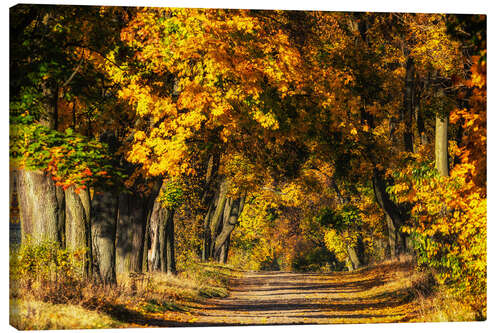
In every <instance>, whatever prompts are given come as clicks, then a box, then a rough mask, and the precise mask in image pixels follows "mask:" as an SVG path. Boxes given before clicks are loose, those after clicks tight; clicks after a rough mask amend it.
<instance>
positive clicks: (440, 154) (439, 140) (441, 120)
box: [435, 115, 449, 177]
mask: <svg viewBox="0 0 500 333" xmlns="http://www.w3.org/2000/svg"><path fill="white" fill-rule="evenodd" d="M435 154H436V169H437V170H438V172H439V175H441V176H444V177H448V175H449V173H448V117H447V116H441V115H436V143H435Z"/></svg>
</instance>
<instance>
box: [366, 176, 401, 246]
mask: <svg viewBox="0 0 500 333" xmlns="http://www.w3.org/2000/svg"><path fill="white" fill-rule="evenodd" d="M372 185H373V192H374V193H375V199H376V201H377V203H378V204H379V206H380V208H382V210H383V211H384V213H385V215H386V221H387V229H388V232H389V235H388V238H389V244H390V243H391V238H392V239H395V243H394V245H390V246H393V248H390V251H391V256H392V253H394V254H395V255H396V254H397V251H396V250H397V248H398V244H397V240H398V239H401V237H399V238H398V233H399V231H398V229H399V228H400V227H401V226H402V225H403V223H404V217H403V216H402V214H401V212H400V211H399V208H398V207H397V206H396V204H395V203H394V202H392V200H391V198H390V197H389V194H388V193H387V191H386V188H387V184H386V182H385V180H384V178H383V176H382V173H381V172H380V171H378V170H376V169H374V170H373V179H372ZM399 248H401V250H402V251H403V250H404V244H401V246H399Z"/></svg>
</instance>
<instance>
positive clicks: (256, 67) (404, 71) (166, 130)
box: [9, 5, 486, 309]
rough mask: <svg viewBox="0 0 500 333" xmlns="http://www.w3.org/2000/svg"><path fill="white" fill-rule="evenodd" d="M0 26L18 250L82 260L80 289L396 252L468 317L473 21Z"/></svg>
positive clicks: (475, 90)
mask: <svg viewBox="0 0 500 333" xmlns="http://www.w3.org/2000/svg"><path fill="white" fill-rule="evenodd" d="M10 18H11V26H10V28H11V29H10V64H9V66H10V157H11V158H10V161H11V170H13V172H12V174H13V175H14V178H15V193H16V194H17V201H16V202H17V204H18V207H19V217H20V223H21V233H22V243H28V242H34V243H36V242H42V241H52V242H56V243H57V244H59V245H60V246H61V247H63V248H66V249H71V250H77V249H86V251H85V257H86V260H84V263H83V264H82V265H83V267H82V268H83V269H82V272H83V274H84V276H85V277H86V278H89V279H92V280H93V281H95V282H96V283H101V284H111V285H113V284H115V283H116V280H117V279H116V276H117V273H129V272H148V271H162V272H168V273H172V274H175V273H176V268H177V267H176V266H177V265H178V264H179V261H180V260H181V261H182V262H184V261H189V260H202V261H212V260H213V261H218V262H220V263H227V262H230V263H233V264H238V263H240V264H241V265H243V266H244V265H246V266H245V267H246V268H251V269H263V268H282V269H321V267H326V266H325V265H326V264H328V265H329V266H328V267H329V269H332V270H341V269H356V268H358V267H361V266H363V265H366V264H369V263H371V262H374V261H377V260H383V259H384V258H388V257H396V256H397V255H399V254H402V253H411V254H412V255H415V256H416V257H417V258H418V261H419V263H420V264H421V265H425V266H427V267H429V268H431V269H432V270H434V271H435V272H436V277H437V279H438V280H439V282H440V283H444V284H448V285H450V286H453V288H454V290H456V291H457V293H459V294H460V295H462V296H463V297H465V298H471V299H472V295H476V296H475V297H474V302H476V303H475V304H477V307H478V309H481V308H484V306H485V302H486V294H485V290H486V289H485V288H486V18H485V16H481V15H442V14H406V13H340V12H313V11H310V12H308V11H260V10H251V11H250V10H221V9H171V8H131V7H130V8H129V7H86V6H41V5H18V6H15V7H13V8H11V9H10ZM316 264H317V265H316ZM315 265H316V266H315ZM471 302H473V301H472V300H471Z"/></svg>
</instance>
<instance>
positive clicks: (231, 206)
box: [213, 197, 245, 264]
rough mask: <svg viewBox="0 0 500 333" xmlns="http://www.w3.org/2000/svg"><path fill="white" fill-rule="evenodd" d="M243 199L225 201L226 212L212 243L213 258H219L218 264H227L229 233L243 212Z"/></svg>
mask: <svg viewBox="0 0 500 333" xmlns="http://www.w3.org/2000/svg"><path fill="white" fill-rule="evenodd" d="M244 204H245V197H239V198H237V199H233V198H228V199H227V200H226V211H225V214H224V219H223V223H222V228H221V231H220V232H219V234H218V235H217V237H216V238H215V242H214V252H213V257H214V258H219V262H221V263H224V264H225V263H227V257H228V253H229V244H230V237H231V233H232V232H233V230H234V228H235V227H236V225H237V223H238V218H239V216H240V214H241V212H242V211H243V206H244Z"/></svg>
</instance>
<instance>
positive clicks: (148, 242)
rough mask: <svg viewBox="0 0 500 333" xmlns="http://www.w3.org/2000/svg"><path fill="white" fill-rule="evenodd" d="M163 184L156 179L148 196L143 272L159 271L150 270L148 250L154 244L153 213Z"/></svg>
mask: <svg viewBox="0 0 500 333" xmlns="http://www.w3.org/2000/svg"><path fill="white" fill-rule="evenodd" d="M162 184H163V182H162V181H161V179H156V180H154V182H153V187H152V189H151V193H150V194H149V196H148V202H147V209H146V210H147V214H146V228H145V233H144V245H143V251H142V271H143V272H147V271H154V270H157V269H150V268H149V255H150V252H149V251H148V249H150V248H151V243H152V236H153V234H152V232H151V214H152V213H153V206H154V204H155V202H156V200H157V198H158V194H159V192H160V189H161V186H162Z"/></svg>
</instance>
